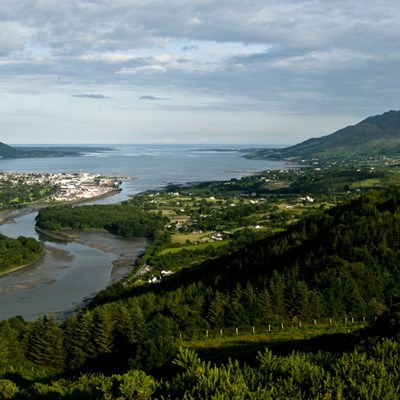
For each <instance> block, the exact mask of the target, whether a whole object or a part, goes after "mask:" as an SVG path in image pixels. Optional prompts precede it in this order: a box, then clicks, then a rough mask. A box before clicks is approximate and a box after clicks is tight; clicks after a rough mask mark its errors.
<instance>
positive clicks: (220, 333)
mask: <svg viewBox="0 0 400 400" xmlns="http://www.w3.org/2000/svg"><path fill="white" fill-rule="evenodd" d="M219 335H220V336H221V337H222V329H221V330H220V331H219Z"/></svg>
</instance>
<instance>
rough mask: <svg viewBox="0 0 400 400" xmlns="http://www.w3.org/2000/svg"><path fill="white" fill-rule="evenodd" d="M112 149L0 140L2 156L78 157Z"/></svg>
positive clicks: (0, 154)
mask: <svg viewBox="0 0 400 400" xmlns="http://www.w3.org/2000/svg"><path fill="white" fill-rule="evenodd" d="M108 150H112V149H111V148H109V147H80V146H43V147H38V146H35V147H28V146H24V147H11V146H9V145H7V144H4V143H2V142H0V158H49V157H78V156H80V155H82V154H83V153H90V152H94V151H96V152H101V151H108Z"/></svg>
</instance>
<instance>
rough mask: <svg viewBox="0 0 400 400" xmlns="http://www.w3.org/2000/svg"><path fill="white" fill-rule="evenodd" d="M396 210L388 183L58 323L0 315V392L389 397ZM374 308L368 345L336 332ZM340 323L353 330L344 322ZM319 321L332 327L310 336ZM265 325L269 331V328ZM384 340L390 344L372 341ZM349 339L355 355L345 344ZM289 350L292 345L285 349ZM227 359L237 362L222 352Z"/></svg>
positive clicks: (399, 234) (394, 355)
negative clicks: (225, 339)
mask: <svg viewBox="0 0 400 400" xmlns="http://www.w3.org/2000/svg"><path fill="white" fill-rule="evenodd" d="M399 212H400V189H399V188H397V187H390V188H388V189H386V190H384V191H370V192H368V193H366V194H364V195H362V196H360V197H357V198H353V199H350V200H348V201H346V202H343V203H342V204H340V205H338V206H336V207H333V208H331V209H329V210H327V211H323V210H320V211H319V212H316V213H313V214H311V215H309V216H308V217H307V218H304V219H301V220H300V221H299V222H298V223H295V224H292V225H291V226H290V227H289V228H288V229H287V230H286V231H282V232H280V233H278V234H276V235H274V236H271V237H269V238H267V239H261V240H256V241H254V242H252V243H247V244H244V245H242V246H239V247H237V248H236V250H235V251H234V252H232V253H230V254H227V255H225V256H223V257H219V258H214V259H212V260H208V261H206V262H205V263H203V264H201V265H198V266H196V267H192V268H187V269H183V270H182V271H181V272H179V273H176V274H174V275H171V276H169V277H168V278H166V279H165V280H162V281H161V282H160V283H158V284H156V285H154V284H149V285H143V286H140V287H134V286H129V284H125V285H124V284H122V283H119V284H117V285H114V286H112V287H111V288H110V289H109V290H107V291H105V292H106V293H104V292H103V294H102V295H101V296H99V297H98V299H97V303H95V304H92V305H91V306H90V307H89V308H88V309H86V310H81V311H78V312H77V313H75V314H74V315H73V316H71V317H70V318H68V319H67V320H66V321H65V322H63V323H62V324H59V323H57V322H56V321H55V320H54V319H53V318H52V317H51V316H44V317H41V318H39V319H38V320H37V321H35V322H34V323H32V324H27V323H25V322H24V321H23V320H22V319H21V318H18V317H15V318H12V319H10V320H9V321H3V322H0V356H1V357H0V393H8V397H5V396H4V395H3V398H10V399H11V398H13V399H22V398H33V399H36V398H37V399H75V398H82V399H86V398H87V399H90V398H99V399H101V398H104V399H105V398H107V399H134V398H137V399H139V398H140V399H150V398H165V399H167V398H187V399H197V398H204V399H206V398H210V399H211V398H215V399H217V398H218V399H231V398H235V399H246V398H262V399H264V398H265V399H273V398H296V399H307V398H319V399H323V398H351V399H357V398H371V399H375V398H376V399H377V398H387V399H389V398H390V399H398V398H400V390H399V388H398V384H397V382H398V365H399V364H398V362H399V360H400V345H399V343H398V342H397V339H398V335H399V326H398V323H393V321H394V322H396V319H397V318H398V315H399V312H398V311H396V309H393V308H392V307H393V305H394V304H396V302H397V301H398V298H399V296H400V279H399V278H400V267H399V255H400V220H399V218H400V213H399ZM391 308H392V311H391V312H392V314H390V312H389V314H386V313H385V312H386V310H388V309H389V310H390V309H391ZM393 310H394V311H393ZM393 312H394V314H393ZM379 315H381V316H383V317H384V318H386V319H384V320H382V319H381V320H379V319H378V321H377V324H378V323H379V324H378V327H379V331H378V330H376V329H375V330H374V329H373V328H371V329H372V330H370V331H369V332H370V333H369V334H370V335H372V336H374V337H376V338H374V339H373V340H371V339H370V338H369V336H368V335H369V334H368V332H367V334H363V335H361V334H360V335H358V334H354V335H353V334H350V335H349V334H348V333H346V332H348V331H350V329H351V330H353V329H355V328H354V327H355V326H356V324H355V323H354V324H352V320H353V319H354V320H355V321H360V322H359V324H360V325H361V324H362V323H363V321H364V318H365V321H366V322H367V321H372V322H373V321H375V318H376V317H377V316H379ZM385 316H386V317H385ZM344 319H346V321H348V322H350V321H351V322H350V324H352V325H345V326H343V320H344ZM312 321H314V323H313V322H312ZM317 321H318V325H317ZM324 321H325V322H324ZM330 321H333V322H332V326H331V325H330V324H331V322H330ZM340 321H342V322H340ZM380 321H383V322H385V321H386V322H385V324H382V323H381V322H380ZM300 323H302V324H303V325H302V328H301V330H300V333H295V330H294V329H295V328H296V327H297V332H299V331H298V330H299V329H300V328H299V325H300ZM323 324H325V326H327V327H328V329H334V330H333V331H332V330H331V331H330V332H329V333H330V335H326V336H324V337H321V338H319V339H318V338H316V336H317V334H316V333H315V332H318V331H317V329H319V326H320V325H321V326H323ZM360 325H359V326H360ZM306 326H308V327H307V328H306ZM341 326H342V327H341ZM249 327H250V328H251V327H256V331H257V332H264V336H257V335H255V333H254V328H253V333H252V334H250V335H252V336H251V337H252V338H253V339H251V338H249V337H240V338H239V337H238V336H236V338H234V339H232V340H231V342H230V345H229V346H226V345H225V344H224V342H223V339H222V331H223V332H227V331H229V330H230V331H231V332H232V333H231V335H232V336H234V335H238V333H236V334H235V329H237V331H236V332H244V331H245V329H248V328H249ZM269 327H272V329H273V330H274V332H280V333H273V334H272V333H271V334H269V333H268V332H269ZM283 327H286V328H285V329H286V330H285V331H284V330H283ZM206 332H207V334H206ZM220 332H221V333H220ZM250 332H251V331H250ZM286 332H287V333H286ZM313 332H314V333H313ZM326 332H327V330H326ZM208 333H210V337H209V338H208ZM265 335H269V336H265ZM274 335H277V337H278V339H275V340H274V339H273V338H274ZM385 336H388V337H390V340H393V341H388V340H386V339H385V340H384V341H382V340H381V339H380V337H385ZM258 337H259V338H260V339H258V340H259V341H260V342H259V343H257V342H255V340H257V339H256V338H258ZM263 337H264V339H262V338H263ZM296 337H297V338H298V339H297V341H296ZM300 338H301V340H300ZM311 339H312V340H311ZM252 342H253V344H252ZM360 343H361V344H363V345H364V344H365V346H366V350H365V351H362V350H361V349H360V348H354V345H355V344H360ZM296 345H298V347H297V348H301V349H303V352H302V353H299V352H297V353H291V354H289V351H290V349H291V348H292V349H296V347H295V346H296ZM266 346H267V347H270V346H272V348H273V349H277V350H278V351H282V352H283V355H282V356H279V355H275V354H272V353H271V352H270V351H266V350H265V347H266ZM307 346H309V347H308V349H307ZM179 347H181V348H183V350H181V351H180V350H179ZM260 347H261V348H260ZM201 348H203V351H202V352H201V351H198V353H199V355H200V354H202V355H203V357H204V358H205V359H206V360H207V359H208V360H210V358H212V359H213V360H215V361H216V362H218V365H217V366H212V365H211V364H210V363H209V362H208V361H203V360H202V359H201V358H199V356H198V355H196V354H195V353H194V352H193V351H191V350H193V349H195V350H199V349H200V350H201ZM262 349H263V350H262ZM368 349H369V350H368ZM207 350H208V353H207ZM258 350H260V351H261V352H260V353H258V356H257V358H256V352H257V351H258ZM318 350H324V353H318ZM221 351H223V352H224V354H223V355H222V353H221ZM239 355H240V358H241V359H242V360H243V361H245V362H246V364H244V363H239V361H227V359H228V357H229V358H235V357H238V356H239ZM174 360H175V361H174ZM393 368H395V369H393ZM260 370H261V371H262V375H257V374H258V372H257V371H260ZM366 374H367V375H366ZM366 376H368V379H366ZM382 382H385V384H383V383H382ZM2 391H3V392H2ZM190 393H191V395H189V394H190ZM318 393H319V394H321V395H319V394H318ZM368 393H372V395H371V396H369V397H368V396H367V397H366V395H367V394H368ZM170 395H171V396H172V397H170Z"/></svg>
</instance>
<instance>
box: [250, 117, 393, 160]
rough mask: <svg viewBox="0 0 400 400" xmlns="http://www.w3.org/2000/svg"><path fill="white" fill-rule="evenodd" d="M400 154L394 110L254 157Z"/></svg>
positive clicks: (306, 157) (289, 157)
mask: <svg viewBox="0 0 400 400" xmlns="http://www.w3.org/2000/svg"><path fill="white" fill-rule="evenodd" d="M399 152H400V111H393V110H392V111H388V112H386V113H384V114H382V115H376V116H374V117H369V118H367V119H365V120H363V121H361V122H359V123H358V124H357V125H352V126H348V127H346V128H343V129H340V130H338V131H336V132H334V133H332V134H330V135H327V136H323V137H320V138H312V139H309V140H306V141H305V142H302V143H299V144H297V145H295V146H291V147H286V148H284V149H275V150H261V151H258V152H255V153H253V154H252V155H251V158H274V159H277V158H279V159H299V158H302V159H312V158H319V159H333V158H352V157H354V158H365V157H371V156H378V155H387V156H392V155H395V154H399Z"/></svg>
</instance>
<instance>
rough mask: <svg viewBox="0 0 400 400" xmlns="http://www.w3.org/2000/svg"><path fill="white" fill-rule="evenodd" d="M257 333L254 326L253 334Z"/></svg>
mask: <svg viewBox="0 0 400 400" xmlns="http://www.w3.org/2000/svg"><path fill="white" fill-rule="evenodd" d="M255 333H256V328H255V327H254V326H253V335H254V334H255Z"/></svg>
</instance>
